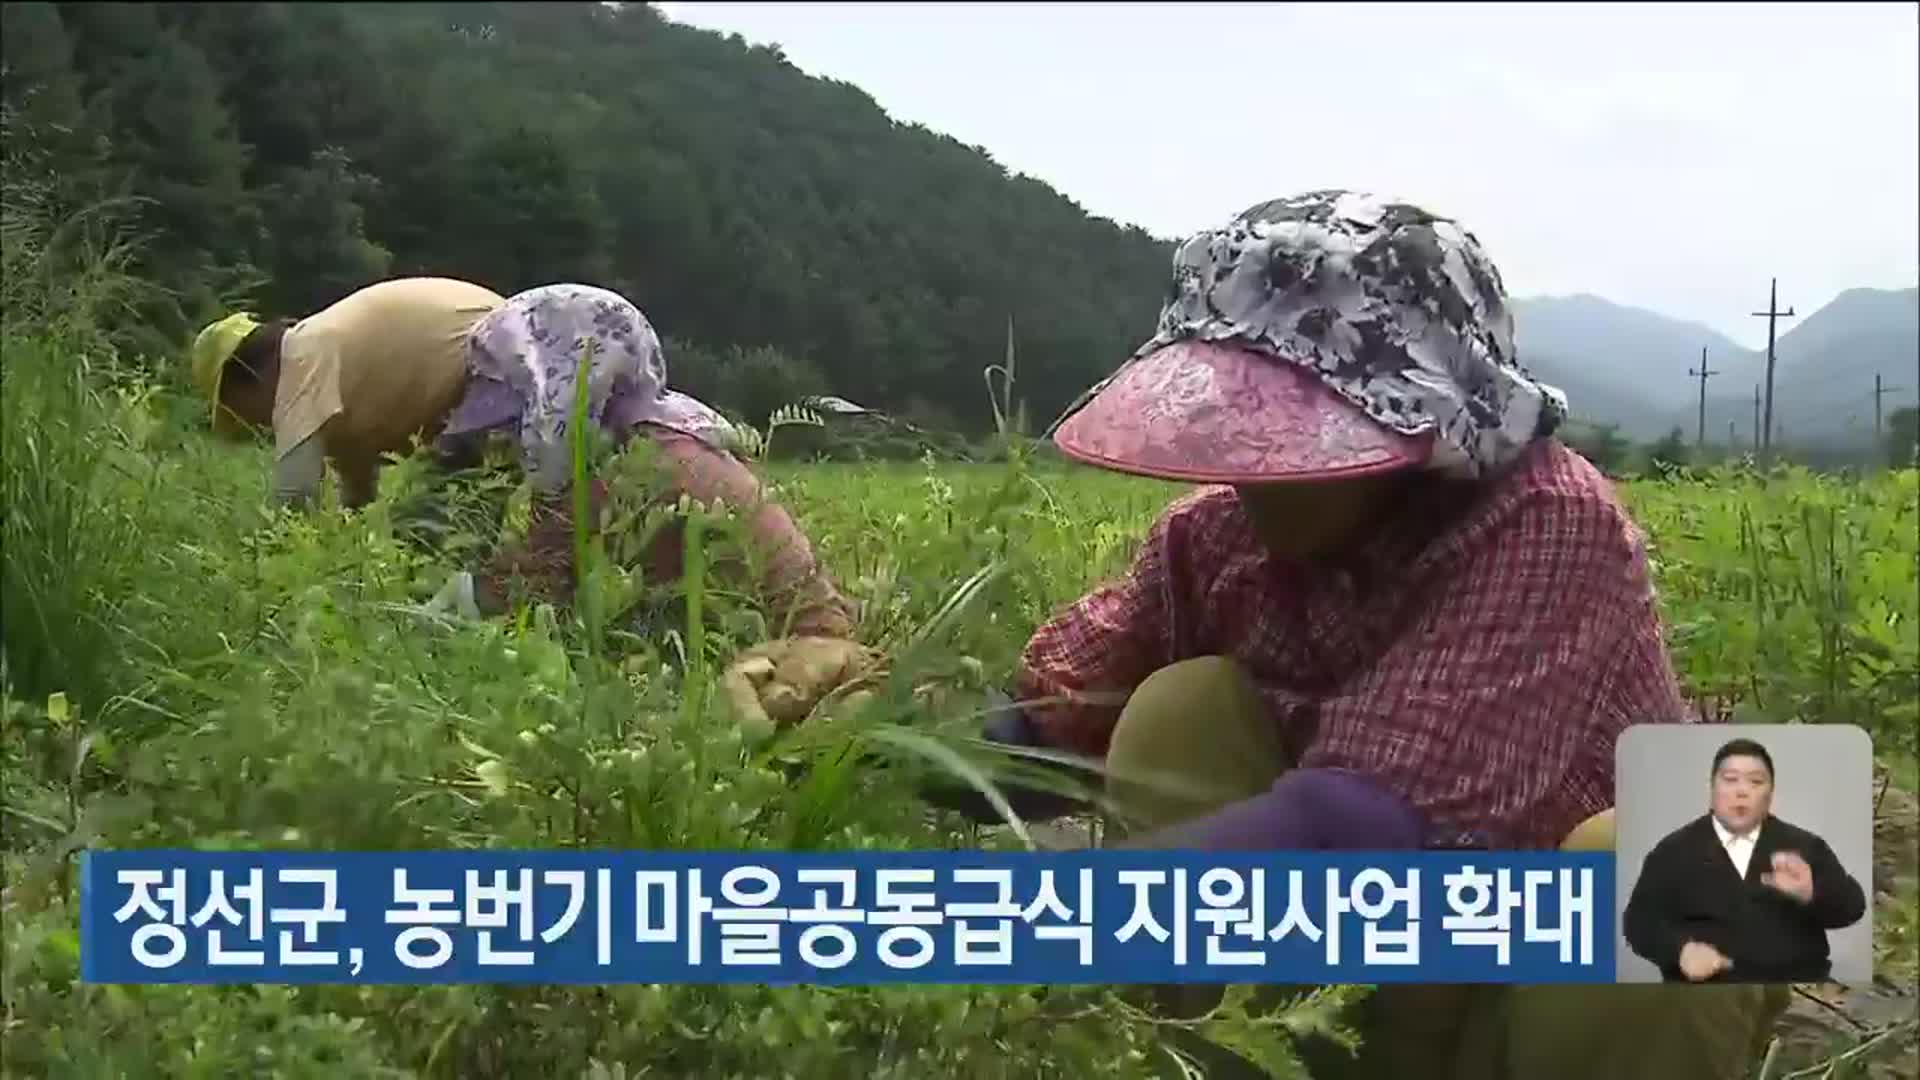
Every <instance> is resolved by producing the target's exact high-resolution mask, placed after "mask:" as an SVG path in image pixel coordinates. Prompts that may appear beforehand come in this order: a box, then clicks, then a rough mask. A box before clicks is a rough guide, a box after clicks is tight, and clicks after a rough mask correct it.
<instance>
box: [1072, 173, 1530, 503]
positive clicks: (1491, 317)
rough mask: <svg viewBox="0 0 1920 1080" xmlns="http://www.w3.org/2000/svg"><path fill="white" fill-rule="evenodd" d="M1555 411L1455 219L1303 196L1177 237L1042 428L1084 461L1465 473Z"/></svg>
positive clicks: (1501, 455)
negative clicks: (1089, 374)
mask: <svg viewBox="0 0 1920 1080" xmlns="http://www.w3.org/2000/svg"><path fill="white" fill-rule="evenodd" d="M1566 412H1567V403H1566V397H1565V395H1564V394H1562V393H1561V392H1560V391H1559V390H1557V389H1555V388H1554V387H1551V386H1547V385H1545V384H1543V383H1539V382H1536V381H1534V380H1533V379H1532V378H1531V377H1530V376H1529V375H1528V374H1527V372H1526V371H1525V369H1524V368H1522V367H1521V366H1520V364H1519V363H1518V361H1517V360H1516V358H1515V355H1514V347H1513V317H1512V313H1511V311H1510V310H1509V308H1508V306H1507V298H1506V293H1505V289H1504V287H1503V286H1502V284H1501V280H1500V274H1499V271H1498V270H1496V269H1495V267H1494V265H1493V263H1492V261H1491V260H1490V259H1488V258H1487V256H1486V254H1485V252H1483V251H1482V250H1481V248H1480V244H1479V241H1478V240H1476V239H1475V238H1474V236H1473V235H1472V234H1471V233H1469V232H1467V231H1466V230H1464V229H1462V228H1461V227H1460V226H1459V225H1457V224H1455V223H1454V222H1453V221H1452V220H1450V219H1448V218H1444V217H1441V216H1439V215H1436V214H1433V213H1430V212H1428V211H1426V210H1423V209H1421V208H1419V207H1417V206H1413V205H1411V204H1409V203H1405V202H1400V201H1394V200H1389V199H1382V198H1379V197H1377V196H1373V195H1368V194H1363V193H1358V192H1350V191H1314V192H1308V193H1306V194H1303V195H1297V196H1293V197H1290V198H1284V199H1275V200H1272V201H1269V202H1265V203H1262V204H1260V205H1259V206H1255V207H1253V208H1252V209H1249V210H1247V211H1245V212H1244V213H1242V214H1240V215H1238V216H1237V217H1235V218H1234V219H1233V220H1232V221H1231V222H1229V223H1227V224H1226V225H1225V226H1223V227H1221V228H1218V229H1211V230H1208V231H1205V232H1202V233H1200V234H1198V235H1196V236H1194V237H1192V238H1191V239H1189V240H1187V241H1186V242H1185V243H1184V244H1182V245H1181V246H1180V248H1179V250H1178V251H1177V252H1176V253H1175V255H1174V260H1173V289H1172V293H1171V297H1170V298H1169V300H1168V301H1167V303H1166V305H1165V306H1164V307H1163V308H1162V310H1161V313H1160V321H1159V325H1158V328H1157V332H1156V333H1155V335H1154V336H1153V338H1152V339H1151V340H1149V341H1148V342H1147V343H1146V344H1144V345H1142V346H1141V347H1140V348H1139V349H1138V350H1136V351H1135V353H1134V355H1133V356H1132V357H1131V358H1130V359H1128V360H1127V361H1126V363H1124V364H1122V365H1121V367H1120V368H1119V370H1117V371H1115V372H1114V373H1113V374H1112V375H1110V376H1108V377H1107V378H1106V379H1104V380H1102V381H1101V382H1100V383H1099V384H1097V385H1096V386H1094V387H1093V388H1091V389H1090V390H1088V391H1087V392H1086V393H1085V394H1083V395H1082V396H1081V397H1080V399H1079V400H1078V401H1076V402H1075V403H1074V404H1073V405H1072V406H1071V407H1070V408H1069V409H1068V410H1067V411H1066V413H1065V414H1064V415H1063V416H1062V417H1061V419H1060V420H1059V421H1057V422H1056V423H1055V425H1054V429H1053V431H1052V436H1053V439H1054V441H1055V443H1056V444H1057V445H1058V446H1059V447H1060V449H1061V450H1062V451H1063V452H1065V453H1066V454H1068V455H1069V456H1071V457H1074V458H1076V459H1078V460H1081V461H1084V462H1086V463H1088V464H1091V465H1096V466H1100V467H1103V468H1109V469H1114V470H1117V471H1121V472H1132V473H1139V474H1144V475H1147V476H1156V477H1161V478H1164V479H1171V480H1186V481H1194V482H1201V483H1262V482H1270V481H1307V480H1329V479H1339V478H1342V477H1351V476H1360V475H1367V474H1371V473H1378V472H1385V471H1390V470H1398V469H1408V468H1433V469H1439V470H1444V471H1446V472H1448V473H1451V474H1454V475H1463V476H1474V475H1478V474H1479V473H1481V472H1482V471H1484V470H1486V469H1489V468H1493V467H1497V466H1499V465H1500V464H1502V463H1504V462H1506V461H1508V460H1511V459H1512V458H1513V457H1515V456H1516V455H1517V454H1518V453H1519V452H1520V451H1521V450H1522V449H1524V448H1525V447H1526V446H1527V445H1528V444H1529V443H1531V442H1533V441H1534V440H1536V439H1539V438H1542V437H1545V436H1546V435H1549V434H1551V433H1552V432H1553V431H1554V430H1555V429H1556V428H1557V427H1558V425H1559V424H1560V422H1561V420H1562V419H1564V418H1565V416H1566Z"/></svg>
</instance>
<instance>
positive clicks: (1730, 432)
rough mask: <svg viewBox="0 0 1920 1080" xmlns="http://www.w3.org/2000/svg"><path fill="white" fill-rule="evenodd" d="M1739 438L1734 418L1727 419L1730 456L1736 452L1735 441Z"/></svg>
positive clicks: (1728, 451) (1728, 453)
mask: <svg viewBox="0 0 1920 1080" xmlns="http://www.w3.org/2000/svg"><path fill="white" fill-rule="evenodd" d="M1738 439H1739V436H1738V435H1736V434H1735V426H1734V422H1733V421H1732V420H1729V421H1727V455H1728V456H1729V457H1731V456H1732V455H1733V454H1734V453H1735V447H1734V443H1735V442H1736V441H1737V440H1738Z"/></svg>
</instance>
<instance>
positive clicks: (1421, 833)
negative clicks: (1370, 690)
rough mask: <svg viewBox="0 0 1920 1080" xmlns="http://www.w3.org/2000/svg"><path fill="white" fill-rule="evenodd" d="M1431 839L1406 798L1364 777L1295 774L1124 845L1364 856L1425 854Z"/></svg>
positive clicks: (1314, 771) (1339, 773) (1328, 772)
mask: <svg viewBox="0 0 1920 1080" xmlns="http://www.w3.org/2000/svg"><path fill="white" fill-rule="evenodd" d="M1425 833H1426V828H1425V822H1424V820H1423V819H1422V818H1421V816H1420V814H1419V813H1418V812H1417V811H1416V810H1414V809H1413V807H1412V806H1410V805H1409V804H1408V803H1407V802H1406V800H1404V799H1402V798H1400V797H1399V796H1398V795H1395V794H1393V793H1392V792H1389V791H1387V790H1386V789H1385V788H1384V787H1382V786H1381V785H1380V784H1378V783H1377V782H1375V781H1373V780H1370V779H1368V778H1367V777H1365V776H1363V775H1362V774H1360V773H1356V772H1350V771H1347V770H1344V769H1292V770H1289V771H1288V772H1286V773H1285V774H1284V775H1282V776H1281V777H1280V779H1279V780H1276V781H1275V782H1274V784H1273V787H1271V788H1269V789H1268V790H1267V791H1265V792H1263V793H1261V794H1259V795H1255V796H1253V797H1252V798H1249V799H1243V800H1241V801H1239V802H1237V803H1234V804H1232V805H1231V806H1228V807H1226V808H1225V809H1223V810H1218V811H1216V812H1214V813H1212V814H1209V815H1207V816H1206V817H1203V818H1198V819H1196V820H1194V821H1189V822H1183V823H1181V824H1179V825H1174V826H1171V827H1168V828H1164V829H1160V830H1158V831H1156V832H1153V833H1151V834H1148V835H1146V836H1143V837H1140V838H1139V839H1138V840H1135V841H1133V842H1131V843H1127V844H1125V845H1123V846H1125V847H1132V848H1160V849H1166V848H1190V849H1195V850H1200V851H1285V850H1296V851H1297V850H1312V851H1324V850H1346V851H1355V850H1359V851H1365V850H1388V849H1399V848H1418V847H1420V846H1422V841H1423V840H1424V839H1425Z"/></svg>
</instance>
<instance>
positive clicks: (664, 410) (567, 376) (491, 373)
mask: <svg viewBox="0 0 1920 1080" xmlns="http://www.w3.org/2000/svg"><path fill="white" fill-rule="evenodd" d="M589 345H591V346H592V348H593V361H592V364H591V365H590V366H589V367H588V369H587V371H586V376H587V417H588V420H589V422H590V423H593V424H597V425H602V426H604V427H607V428H609V429H614V430H618V429H625V428H629V427H632V426H634V425H636V424H641V423H647V424H654V425H657V426H659V427H663V428H666V429H669V430H672V431H677V432H681V433H683V434H686V435H690V436H693V437H694V438H697V439H699V440H701V441H702V442H705V443H707V444H709V445H711V446H714V447H716V448H720V449H728V448H729V447H730V446H731V445H732V438H733V436H734V429H733V426H732V425H731V424H730V423H728V421H727V420H726V418H725V417H723V416H721V415H720V414H719V413H718V412H716V411H714V410H713V409H712V408H710V407H708V406H707V405H706V404H704V403H703V402H700V401H698V400H696V399H694V398H691V397H688V396H687V395H685V394H682V393H679V392H677V391H673V390H669V389H668V388H667V365H666V356H665V352H664V350H663V349H662V348H661V345H660V337H659V335H658V334H656V333H655V332H654V329H653V325H652V324H651V323H649V322H648V321H647V317H646V316H645V315H644V314H642V313H641V311H640V309H639V308H637V307H635V306H634V305H633V303H632V302H631V301H629V300H628V299H627V298H625V297H623V296H621V295H620V294H618V293H615V292H611V291H609V290H607V289H602V288H598V287H596V286H593V285H579V284H559V285H543V286H540V287H538V288H534V289H528V290H526V291H525V292H521V293H517V294H515V295H514V296H512V297H510V298H509V299H508V300H507V302H506V303H504V304H502V305H501V306H500V307H498V308H496V309H495V310H494V311H493V312H492V313H491V314H489V315H488V316H487V317H486V318H485V319H482V320H481V321H480V322H479V323H478V324H476V325H475V326H474V328H473V331H472V332H471V333H470V334H469V336H468V354H467V357H468V386H467V393H466V396H465V397H464V398H463V399H462V400H461V402H460V403H459V404H458V405H457V406H455V408H454V410H453V412H452V413H451V414H450V415H449V417H448V419H447V423H446V425H445V427H444V429H443V433H444V434H445V435H446V436H457V435H462V434H466V433H470V432H477V431H486V430H495V429H505V428H509V427H511V428H512V429H513V430H514V432H515V434H516V435H517V436H518V438H519V442H520V449H521V460H522V465H523V467H524V468H525V469H526V470H527V472H528V474H529V475H530V477H531V478H532V479H533V482H534V485H535V486H536V487H537V488H538V489H540V490H543V491H552V490H558V489H559V488H560V487H562V486H564V484H565V482H566V478H567V469H568V465H569V457H568V443H567V439H568V427H569V419H570V416H571V411H572V408H573V403H574V397H575V393H576V387H577V385H578V380H579V376H580V367H579V365H580V358H581V356H582V354H583V351H584V350H585V349H586V348H587V347H588V346H589Z"/></svg>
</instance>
